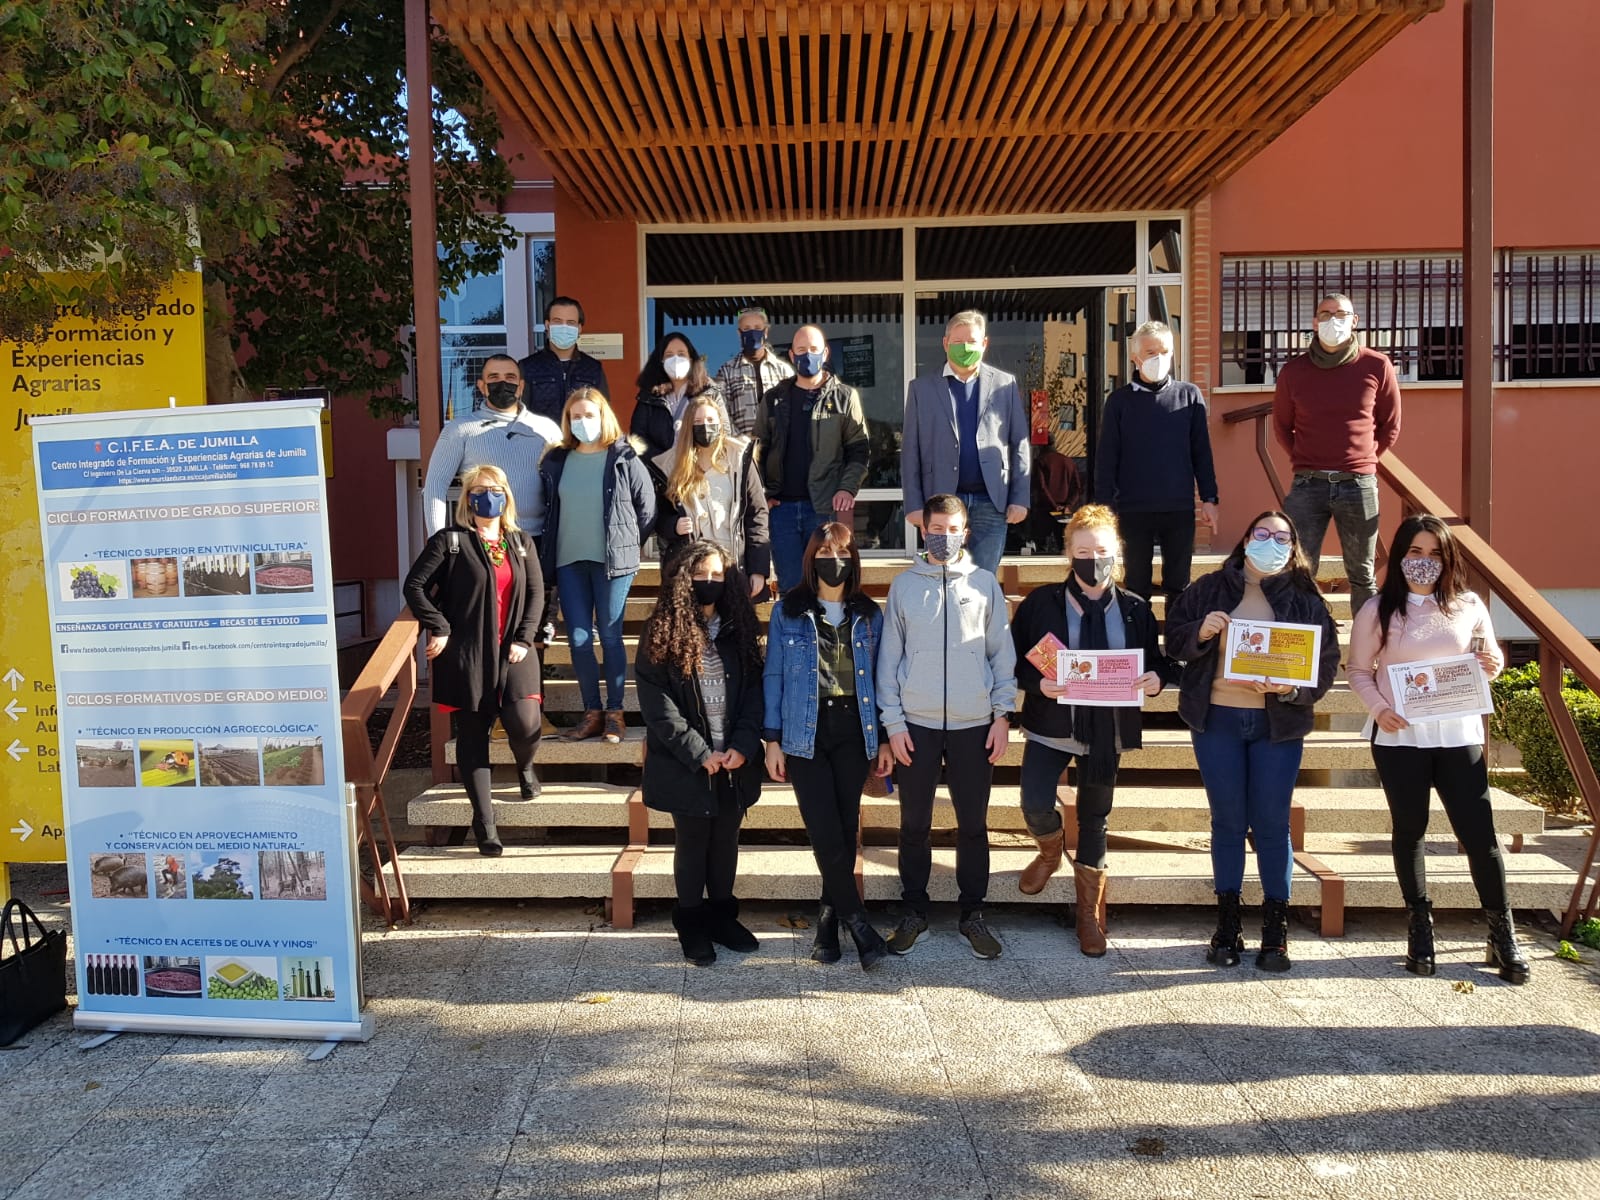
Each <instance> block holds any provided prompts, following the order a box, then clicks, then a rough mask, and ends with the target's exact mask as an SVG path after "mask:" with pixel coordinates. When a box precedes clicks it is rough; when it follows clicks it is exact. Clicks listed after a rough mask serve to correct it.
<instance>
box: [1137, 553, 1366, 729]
mask: <svg viewBox="0 0 1600 1200" xmlns="http://www.w3.org/2000/svg"><path fill="white" fill-rule="evenodd" d="M1261 591H1262V592H1263V594H1265V596H1266V597H1267V603H1268V604H1270V605H1272V619H1273V620H1274V621H1284V622H1287V623H1289V624H1293V625H1320V626H1321V627H1322V653H1321V661H1320V662H1319V663H1318V665H1317V685H1316V687H1303V688H1301V689H1300V690H1299V691H1297V692H1295V693H1292V694H1291V695H1289V696H1274V695H1268V696H1267V697H1266V701H1267V728H1268V729H1269V730H1271V732H1272V740H1273V741H1275V742H1292V741H1294V740H1295V739H1296V738H1303V737H1305V736H1306V734H1308V733H1310V732H1311V727H1312V724H1313V723H1314V713H1313V712H1312V709H1313V708H1315V706H1316V703H1317V701H1318V700H1320V699H1322V697H1323V696H1324V695H1326V694H1327V691H1328V689H1329V688H1331V687H1332V686H1333V680H1334V676H1336V675H1337V674H1338V673H1339V627H1338V626H1337V625H1335V624H1334V622H1333V614H1332V613H1330V612H1329V611H1328V606H1327V604H1326V603H1325V602H1324V601H1323V599H1322V596H1321V594H1320V593H1317V592H1308V591H1306V590H1305V589H1304V588H1302V587H1300V586H1298V585H1297V584H1296V583H1295V582H1294V580H1293V578H1292V577H1290V576H1288V575H1283V574H1279V575H1269V576H1267V577H1266V578H1265V579H1263V580H1262V581H1261ZM1243 597H1244V568H1243V567H1241V566H1239V565H1238V564H1236V563H1231V562H1230V563H1224V564H1223V566H1222V569H1221V570H1218V571H1213V572H1211V574H1209V575H1202V576H1201V577H1200V578H1199V579H1196V580H1195V581H1194V582H1193V583H1191V584H1190V585H1189V587H1188V588H1187V589H1186V590H1185V591H1184V593H1183V594H1182V595H1181V596H1179V597H1178V600H1177V603H1176V604H1174V605H1173V606H1172V608H1171V610H1170V611H1168V613H1167V654H1168V655H1169V656H1170V657H1172V658H1175V659H1178V660H1180V661H1181V662H1182V663H1183V677H1182V679H1181V680H1180V681H1179V684H1178V715H1179V716H1181V717H1182V718H1183V722H1184V724H1185V725H1187V726H1188V727H1189V728H1190V729H1193V730H1195V731H1196V732H1197V733H1204V732H1205V728H1206V716H1207V714H1209V713H1210V712H1211V685H1212V683H1213V682H1214V681H1215V680H1216V676H1217V648H1218V647H1219V646H1220V645H1221V644H1222V642H1223V639H1222V638H1212V639H1211V640H1210V641H1207V642H1201V641H1200V640H1199V637H1200V626H1201V625H1202V624H1203V623H1204V622H1205V619H1206V615H1207V614H1208V613H1213V612H1225V613H1231V612H1232V611H1233V610H1234V609H1235V608H1237V607H1238V606H1239V601H1240V600H1241V599H1243Z"/></svg>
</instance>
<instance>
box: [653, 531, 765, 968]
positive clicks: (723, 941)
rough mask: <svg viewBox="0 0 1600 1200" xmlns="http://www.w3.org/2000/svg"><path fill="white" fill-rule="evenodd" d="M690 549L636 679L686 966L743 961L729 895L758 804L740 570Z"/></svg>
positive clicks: (755, 676)
mask: <svg viewBox="0 0 1600 1200" xmlns="http://www.w3.org/2000/svg"><path fill="white" fill-rule="evenodd" d="M724 555H725V551H723V550H722V548H721V547H719V546H717V545H716V544H715V543H714V542H707V541H693V542H689V543H688V544H687V545H685V546H684V547H682V548H681V549H680V550H678V551H677V553H675V554H674V555H672V557H671V558H669V559H668V560H667V561H666V562H665V563H664V564H662V569H661V595H660V599H658V600H657V601H656V607H655V611H654V612H652V613H651V614H650V619H649V620H648V621H647V622H646V623H645V627H644V634H643V636H642V637H641V638H640V639H639V656H638V658H637V660H636V661H635V663H634V671H633V673H634V679H635V680H636V681H637V683H638V688H639V711H640V713H641V714H642V715H643V717H644V725H645V756H644V779H643V782H642V784H641V789H640V790H641V791H642V793H643V796H644V802H645V804H646V805H647V806H648V807H650V808H654V809H657V810H658V811H661V812H666V813H671V814H672V825H673V829H674V831H675V844H674V847H673V851H672V874H673V879H674V881H675V883H676V886H677V893H678V905H677V907H676V908H675V909H674V910H673V913H672V923H673V926H674V927H675V928H676V929H677V931H678V942H679V944H680V945H681V946H682V947H683V956H684V957H685V958H687V959H688V960H689V961H690V962H692V963H694V964H695V965H696V966H699V967H703V966H707V965H709V964H711V963H713V962H715V961H716V958H717V952H716V950H715V949H714V948H713V946H712V943H713V942H715V943H716V944H717V945H718V946H726V947H727V948H728V949H729V950H738V951H740V952H749V951H751V950H754V949H755V948H756V947H757V946H758V945H759V944H760V943H758V942H757V941H756V939H755V935H754V934H752V933H751V932H750V931H749V930H748V929H746V928H745V927H744V926H743V925H741V924H739V901H738V900H736V899H735V898H734V895H733V882H734V877H735V875H736V874H737V872H738V869H739V826H740V824H741V823H742V822H743V820H744V811H745V809H747V808H749V807H750V806H751V805H752V804H754V803H755V802H756V800H757V798H758V797H759V796H760V794H761V649H760V647H759V646H758V645H757V643H756V637H757V632H758V631H757V628H756V612H755V608H754V607H753V606H752V605H751V603H750V590H749V588H748V587H747V586H746V584H745V581H744V575H743V574H742V573H741V572H740V570H739V568H738V567H737V566H736V565H734V564H732V563H730V562H728V561H727V559H726V558H725V557H724Z"/></svg>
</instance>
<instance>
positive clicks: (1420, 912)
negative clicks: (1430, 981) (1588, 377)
mask: <svg viewBox="0 0 1600 1200" xmlns="http://www.w3.org/2000/svg"><path fill="white" fill-rule="evenodd" d="M1406 970H1408V971H1410V972H1411V973H1412V974H1413V975H1432V974H1433V973H1434V962H1433V901H1432V900H1413V901H1412V902H1411V930H1410V932H1409V933H1407V934H1406Z"/></svg>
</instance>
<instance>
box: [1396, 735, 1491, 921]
mask: <svg viewBox="0 0 1600 1200" xmlns="http://www.w3.org/2000/svg"><path fill="white" fill-rule="evenodd" d="M1372 761H1373V762H1374V763H1375V764H1376V765H1377V768H1378V779H1379V780H1380V781H1381V782H1382V784H1383V794H1384V796H1385V798H1387V799H1388V801H1389V815H1390V817H1391V818H1392V820H1393V822H1394V841H1393V846H1394V873H1395V875H1396V876H1398V877H1399V880H1400V894H1401V895H1402V896H1404V897H1405V898H1406V903H1407V904H1410V903H1412V902H1413V901H1416V900H1424V899H1426V898H1427V895H1428V877H1427V868H1426V867H1425V866H1424V863H1423V841H1424V837H1425V835H1426V834H1427V831H1428V793H1429V791H1430V790H1433V789H1438V792H1439V799H1440V800H1441V801H1443V803H1444V811H1445V815H1446V816H1448V817H1449V818H1450V827H1451V828H1452V829H1454V830H1455V833H1456V840H1457V841H1459V842H1460V843H1461V846H1462V849H1464V850H1465V851H1466V853H1467V865H1468V866H1469V867H1470V868H1471V870H1472V882H1473V885H1474V886H1475V887H1476V888H1477V889H1478V902H1479V903H1480V904H1482V905H1483V907H1484V908H1486V909H1488V910H1489V911H1490V912H1504V911H1505V908H1506V863H1505V859H1504V858H1503V857H1502V856H1501V851H1500V839H1499V838H1498V837H1496V836H1495V832H1494V810H1493V809H1492V808H1491V807H1490V805H1489V768H1488V765H1487V763H1486V762H1485V761H1484V757H1483V747H1482V746H1450V747H1448V748H1445V749H1439V750H1424V749H1420V748H1418V747H1415V746H1379V745H1377V744H1376V743H1374V745H1373V747H1372Z"/></svg>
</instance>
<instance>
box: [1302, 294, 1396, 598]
mask: <svg viewBox="0 0 1600 1200" xmlns="http://www.w3.org/2000/svg"><path fill="white" fill-rule="evenodd" d="M1357 320H1358V318H1357V316H1356V312H1355V306H1354V305H1353V304H1351V303H1350V298H1349V297H1348V296H1324V297H1323V298H1322V299H1321V300H1319V301H1318V302H1317V316H1316V321H1315V322H1314V323H1313V325H1312V328H1313V329H1314V330H1315V336H1314V337H1313V339H1312V342H1311V346H1310V348H1309V349H1308V350H1307V351H1306V353H1304V354H1302V355H1300V356H1299V357H1298V358H1292V359H1290V360H1289V361H1288V362H1287V363H1285V364H1284V366H1283V369H1282V370H1281V371H1279V372H1278V387H1277V391H1276V393H1275V394H1274V395H1273V397H1272V428H1273V431H1274V432H1275V433H1276V434H1277V436H1278V441H1279V442H1280V443H1282V445H1283V447H1284V449H1286V450H1287V451H1288V452H1289V458H1290V461H1291V462H1292V463H1293V464H1294V486H1293V487H1292V488H1291V489H1290V490H1289V495H1288V498H1287V499H1285V500H1284V502H1283V508H1284V511H1285V512H1287V513H1288V514H1289V517H1290V519H1291V520H1293V521H1294V524H1295V528H1296V529H1297V530H1298V531H1299V533H1300V544H1301V546H1303V547H1304V548H1305V551H1306V554H1307V555H1309V556H1310V558H1311V569H1312V571H1313V572H1315V571H1316V569H1317V564H1318V562H1319V561H1320V559H1321V557H1322V539H1323V537H1324V536H1325V535H1326V534H1327V532H1328V521H1329V519H1330V518H1331V519H1332V521H1333V524H1334V528H1335V529H1337V530H1338V532H1339V545H1340V547H1341V548H1342V549H1343V551H1344V569H1345V574H1346V576H1347V577H1348V578H1349V580H1350V607H1351V611H1352V613H1354V612H1359V611H1360V609H1361V606H1362V605H1363V604H1365V603H1366V602H1367V601H1368V600H1369V599H1370V598H1371V597H1372V595H1373V593H1374V591H1375V590H1376V589H1375V586H1374V583H1373V577H1372V563H1373V558H1374V557H1375V555H1376V554H1377V549H1378V477H1377V470H1378V459H1379V458H1381V457H1382V456H1383V454H1384V453H1385V452H1386V451H1387V450H1388V449H1389V447H1391V446H1393V445H1394V443H1395V439H1396V438H1398V437H1399V436H1400V384H1399V382H1398V381H1397V380H1396V379H1395V374H1394V364H1393V363H1391V362H1390V361H1389V359H1388V356H1387V355H1383V354H1379V353H1378V352H1377V351H1376V350H1368V349H1365V348H1363V347H1362V346H1361V345H1359V344H1358V343H1357V341H1356V335H1355V326H1356V323H1357Z"/></svg>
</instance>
